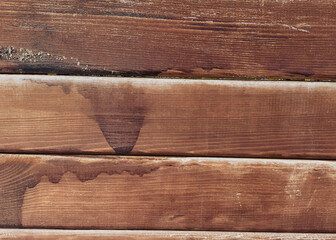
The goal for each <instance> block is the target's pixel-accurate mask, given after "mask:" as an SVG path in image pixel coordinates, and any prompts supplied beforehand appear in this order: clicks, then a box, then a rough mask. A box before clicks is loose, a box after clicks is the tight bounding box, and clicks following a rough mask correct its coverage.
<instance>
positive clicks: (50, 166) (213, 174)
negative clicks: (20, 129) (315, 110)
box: [0, 154, 336, 233]
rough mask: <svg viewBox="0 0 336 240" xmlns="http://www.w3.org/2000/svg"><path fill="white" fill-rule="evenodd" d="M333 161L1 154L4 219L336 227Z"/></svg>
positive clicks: (0, 215)
mask: <svg viewBox="0 0 336 240" xmlns="http://www.w3.org/2000/svg"><path fill="white" fill-rule="evenodd" d="M335 184H336V162H333V161H315V160H287V161H286V160H270V159H246V158H245V159H244V158H242V159H238V158H236V159H230V158H176V157H174V158H173V157H130V156H127V157H126V156H125V157H120V156H119V157H118V156H114V157H113V156H96V157H94V156H91V157H89V156H86V157H85V156H47V155H14V154H11V155H0V187H1V190H2V191H0V226H2V227H4V226H6V227H26V228H27V227H28V228H41V227H42V228H70V229H157V230H159V229H161V230H226V231H227V230H229V231H252V232H253V231H276V232H317V233H323V232H335V230H336V218H335V216H336V205H335V201H336V188H335Z"/></svg>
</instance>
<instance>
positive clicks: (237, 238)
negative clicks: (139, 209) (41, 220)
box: [0, 229, 336, 240]
mask: <svg viewBox="0 0 336 240" xmlns="http://www.w3.org/2000/svg"><path fill="white" fill-rule="evenodd" d="M0 237H1V239H3V240H13V239H20V240H30V239H34V240H58V239H66V240H82V239H84V240H91V239H97V240H168V239H170V240H209V239H211V240H246V239H250V240H265V239H269V240H292V239H295V240H306V239H309V240H334V239H335V238H336V235H335V234H300V233H243V232H209V231H208V232H204V231H202V232H201V231H136V230H133V231H127V230H123V231H118V230H113V231H108V230H104V231H102V230H36V229H20V230H18V229H0Z"/></svg>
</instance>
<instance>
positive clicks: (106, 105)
mask: <svg viewBox="0 0 336 240" xmlns="http://www.w3.org/2000/svg"><path fill="white" fill-rule="evenodd" d="M79 93H80V94H82V95H83V96H84V97H85V98H87V99H89V100H90V102H91V104H92V107H93V111H94V116H95V120H96V122H97V123H98V125H99V127H100V129H101V131H102V133H103V135H104V137H105V139H106V141H107V142H108V144H109V145H110V146H111V147H112V148H113V150H114V151H115V152H116V153H117V154H128V153H130V152H131V151H132V149H133V148H134V146H135V144H136V142H137V140H138V137H139V134H140V130H141V128H142V125H143V123H144V119H145V115H146V107H145V103H144V93H143V90H142V89H141V88H140V87H134V86H133V85H132V84H131V83H122V84H109V85H100V86H99V85H98V87H94V86H93V85H90V86H88V85H85V86H83V87H82V86H81V87H79Z"/></svg>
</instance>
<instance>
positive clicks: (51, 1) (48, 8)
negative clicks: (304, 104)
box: [0, 0, 336, 79]
mask: <svg viewBox="0 0 336 240" xmlns="http://www.w3.org/2000/svg"><path fill="white" fill-rule="evenodd" d="M335 25H336V5H335V1H334V0H303V1H301V0H294V1H287V0H279V1H273V0H247V1H246V0H211V1H207V0H203V1H190V0H169V1H161V0H113V1H111V0H86V1H83V0H68V1H65V0H21V1H13V0H1V1H0V46H1V47H0V71H1V72H25V73H36V72H37V73H61V74H66V73H68V74H71V73H72V74H74V73H76V74H99V75H111V74H112V75H113V74H121V75H151V76H157V75H159V76H201V77H247V78H255V77H257V78H263V77H274V78H285V79H286V78H287V79H295V78H299V79H305V78H313V79H335V78H336V48H335V46H336V28H335Z"/></svg>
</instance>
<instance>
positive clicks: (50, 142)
mask: <svg viewBox="0 0 336 240" xmlns="http://www.w3.org/2000/svg"><path fill="white" fill-rule="evenodd" d="M335 105H336V84H334V83H318V82H315V83H302V82H265V81H222V80H219V81H209V80H179V79H175V80H173V79H169V80H168V79H166V80H165V79H160V80H158V79H139V78H132V79H128V78H90V77H70V76H69V77H59V76H25V75H21V76H15V75H7V76H5V75H4V76H0V151H1V152H31V153H45V152H49V153H62V154H64V153H71V154H73V153H95V154H97V153H100V154H102V153H103V154H104V153H108V154H137V155H148V154H151V155H205V156H258V157H287V158H288V157H290V158H298V157H300V158H322V159H324V158H328V159H335V158H336V151H335V149H336V134H335V132H336V124H335V119H336V108H335Z"/></svg>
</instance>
